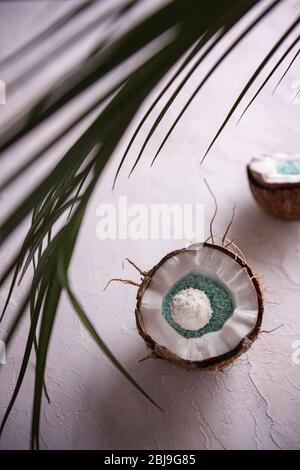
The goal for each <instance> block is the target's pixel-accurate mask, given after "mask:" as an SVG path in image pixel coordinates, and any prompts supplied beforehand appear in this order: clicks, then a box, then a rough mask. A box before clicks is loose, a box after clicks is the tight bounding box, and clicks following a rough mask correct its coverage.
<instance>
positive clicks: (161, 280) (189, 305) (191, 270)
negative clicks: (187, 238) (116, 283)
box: [139, 245, 259, 361]
mask: <svg viewBox="0 0 300 470" xmlns="http://www.w3.org/2000/svg"><path fill="white" fill-rule="evenodd" d="M190 276H192V277H197V276H199V278H201V279H202V278H204V279H211V280H212V281H213V282H214V283H216V285H219V286H222V288H223V289H224V291H225V290H226V292H227V293H228V297H229V298H230V300H231V305H232V311H231V312H230V316H229V317H228V318H227V319H226V321H225V322H224V323H223V324H222V325H221V326H220V327H219V328H218V329H217V330H214V331H210V325H211V323H213V321H215V320H216V316H214V312H213V310H214V309H213V308H212V307H213V305H212V304H213V302H214V299H212V302H210V300H209V298H208V297H209V295H206V294H207V293H205V292H203V291H201V290H200V289H195V290H198V293H197V294H196V293H195V292H193V291H192V290H190V289H193V288H191V287H189V286H187V287H186V288H184V289H182V290H179V291H178V289H177V291H176V286H179V285H180V283H181V282H182V280H185V279H189V278H190ZM184 282H185V281H184ZM184 282H183V284H184ZM172 291H174V292H176V295H177V296H178V297H177V298H176V295H173V297H172V301H171V302H169V307H170V308H169V310H170V312H169V318H168V319H166V315H165V314H163V311H164V310H163V306H165V304H166V299H168V297H170V292H172ZM203 294H204V295H203ZM180 307H181V308H180ZM221 308H222V306H221ZM220 312H221V313H220ZM139 314H140V316H141V320H142V323H143V326H144V329H145V331H146V332H147V334H148V335H150V336H151V338H152V339H153V340H154V341H155V342H156V343H157V344H159V345H160V346H164V347H166V348H168V349H169V350H170V351H172V352H173V353H175V354H176V355H178V356H179V357H180V358H182V359H185V360H188V361H203V360H207V359H210V358H215V357H218V356H221V355H223V354H226V353H229V352H230V351H232V350H233V349H234V348H236V347H237V346H238V345H239V344H240V342H241V341H242V340H243V339H244V338H245V337H246V336H247V335H249V334H250V333H251V332H252V331H253V329H254V328H255V326H256V323H257V319H258V314H259V303H258V297H257V292H256V289H255V287H254V285H253V282H252V280H251V278H250V276H249V273H248V272H247V270H246V269H245V268H243V267H242V266H241V265H240V264H239V263H238V262H237V261H236V260H235V259H234V258H232V257H231V256H230V255H228V254H226V252H223V251H221V250H218V249H214V248H210V247H209V246H204V245H198V246H197V247H196V248H191V249H189V250H187V251H181V252H179V253H177V254H175V255H173V256H171V257H170V258H168V259H166V261H165V262H164V263H163V264H162V265H160V266H159V267H158V268H157V270H156V271H155V273H154V274H153V277H152V278H151V281H150V283H149V285H148V286H147V288H146V290H145V291H144V293H143V296H142V298H141V304H140V310H139ZM219 314H222V311H221V310H220V308H219ZM217 320H218V319H217ZM174 325H175V327H174ZM184 328H186V329H187V330H189V333H190V337H186V336H184V335H183V334H182V331H185V330H183V329H184Z"/></svg>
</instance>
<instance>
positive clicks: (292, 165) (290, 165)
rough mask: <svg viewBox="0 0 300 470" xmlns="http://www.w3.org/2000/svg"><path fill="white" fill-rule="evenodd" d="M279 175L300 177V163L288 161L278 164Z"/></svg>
mask: <svg viewBox="0 0 300 470" xmlns="http://www.w3.org/2000/svg"><path fill="white" fill-rule="evenodd" d="M276 169H277V173H278V174H279V175H300V161H292V160H287V161H285V162H280V163H278V164H277V168H276Z"/></svg>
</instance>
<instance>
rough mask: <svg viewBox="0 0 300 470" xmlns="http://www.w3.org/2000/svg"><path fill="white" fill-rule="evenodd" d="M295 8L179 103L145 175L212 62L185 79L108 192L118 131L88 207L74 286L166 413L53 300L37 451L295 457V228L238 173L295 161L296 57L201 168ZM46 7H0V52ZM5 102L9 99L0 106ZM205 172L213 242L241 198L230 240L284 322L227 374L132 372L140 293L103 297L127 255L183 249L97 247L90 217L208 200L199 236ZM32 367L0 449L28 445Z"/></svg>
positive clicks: (6, 387)
mask: <svg viewBox="0 0 300 470" xmlns="http://www.w3.org/2000/svg"><path fill="white" fill-rule="evenodd" d="M50 3H51V2H50ZM62 3H63V2H55V7H52V6H48V7H47V11H46V14H47V15H48V16H49V17H50V15H51V14H53V15H54V14H58V13H59V10H60V9H61V8H62ZM54 8H55V11H53V9H54ZM296 8H297V11H299V0H288V1H287V2H285V6H283V7H281V8H280V9H279V10H278V11H277V12H275V13H274V14H272V15H271V16H270V17H269V19H268V21H267V22H265V23H264V25H261V26H260V27H259V28H258V29H257V30H256V31H255V33H254V34H252V35H251V37H249V40H248V41H244V43H243V44H242V45H241V46H240V47H239V48H238V49H237V50H236V51H235V52H234V53H233V54H232V55H231V57H230V59H229V60H228V61H227V62H226V64H224V66H222V68H221V69H220V70H219V71H218V72H217V73H216V74H215V75H214V77H213V79H212V80H211V81H210V82H209V83H208V84H207V85H206V86H205V88H204V89H203V91H202V93H201V94H200V95H199V97H198V98H197V99H196V100H195V101H194V103H193V105H192V106H191V107H190V108H189V110H188V112H187V113H186V115H185V117H184V118H183V119H182V121H181V122H180V124H179V126H178V128H177V130H176V133H175V134H174V135H173V136H172V137H171V139H170V141H169V143H168V145H167V146H166V148H165V150H164V151H163V153H162V155H161V156H160V158H159V160H158V161H157V162H156V164H155V166H154V167H153V168H152V169H150V168H149V163H150V161H151V159H152V157H153V152H154V150H155V149H156V148H157V145H158V144H159V143H160V139H161V137H162V136H163V135H164V133H165V131H166V129H167V128H168V125H169V123H170V122H171V120H172V118H173V117H174V116H175V115H176V112H177V111H178V109H179V107H180V106H181V104H182V103H183V102H184V101H185V99H186V98H187V97H188V96H189V95H190V93H191V91H192V90H193V89H194V88H195V86H196V84H197V83H198V82H199V77H202V76H203V74H204V73H205V70H207V67H208V62H209V63H210V61H211V59H210V61H208V62H207V64H205V65H204V66H202V67H201V68H200V69H199V70H198V71H197V73H196V74H194V76H193V79H192V80H191V82H190V84H189V85H188V86H187V88H186V89H185V90H184V91H183V93H182V95H181V96H180V97H179V99H178V100H177V102H176V107H174V108H172V109H171V111H170V113H169V114H168V116H167V118H166V119H165V121H164V122H163V123H162V126H161V127H160V128H159V129H158V131H157V133H156V135H155V136H154V137H153V140H152V141H151V143H150V145H149V147H148V149H147V150H146V152H145V155H144V158H143V160H142V162H141V163H140V165H139V167H138V168H137V171H136V172H135V173H134V174H133V176H132V177H131V178H130V179H129V180H127V178H126V176H127V170H128V169H129V168H130V163H132V162H133V161H134V158H135V156H136V151H137V147H135V148H134V150H133V152H132V154H131V157H130V158H129V159H128V161H127V166H126V169H125V170H124V171H123V172H122V174H121V177H120V179H119V184H118V185H117V188H116V190H115V192H113V193H112V192H111V191H110V188H111V182H112V178H113V175H114V173H115V170H116V168H117V165H118V162H119V160H120V157H121V155H122V148H123V149H124V145H125V144H126V142H127V140H128V137H129V134H128V135H127V136H126V138H125V139H124V141H123V143H122V148H121V149H120V150H119V152H118V153H117V154H116V155H115V157H114V159H113V160H112V161H111V162H110V164H109V165H108V167H107V168H106V169H105V171H104V174H103V177H102V179H101V182H100V184H99V186H98V188H97V191H96V193H95V195H94V197H93V200H92V201H91V203H90V205H89V208H88V212H87V215H86V218H85V221H84V225H83V227H82V230H81V234H80V239H79V241H78V244H77V248H76V253H75V257H74V260H73V263H72V270H71V280H72V284H73V287H74V289H75V290H76V292H77V293H78V296H79V298H80V299H81V302H82V303H83V305H84V307H85V309H86V310H87V312H88V314H89V316H90V318H91V319H92V320H93V322H94V324H95V325H96V327H97V329H98V331H99V332H100V333H101V335H102V337H103V338H104V339H105V340H106V342H107V343H108V344H109V346H110V347H111V348H112V349H113V351H114V352H115V354H116V355H117V357H118V358H120V359H121V360H122V362H123V364H124V365H125V366H126V367H127V368H128V369H129V371H130V372H131V374H132V375H133V376H134V377H135V378H136V379H137V380H138V381H139V382H140V384H141V385H142V386H143V387H145V389H146V390H147V392H148V393H149V394H150V395H151V396H152V397H153V398H154V399H155V400H156V401H157V402H158V403H159V404H160V405H161V407H162V408H163V409H164V414H161V413H160V412H159V411H157V410H156V409H155V408H154V407H153V406H151V405H150V404H149V403H148V402H146V401H145V400H144V399H143V398H142V397H141V396H140V395H139V394H138V392H136V391H135V390H134V389H133V388H132V387H131V385H129V384H128V383H127V382H126V380H125V379H124V378H123V377H122V376H121V375H120V374H119V373H118V372H117V371H116V370H115V369H114V368H113V367H112V366H111V365H110V363H109V362H108V360H106V359H105V358H104V357H103V355H102V354H101V352H100V351H99V350H98V349H97V347H96V346H95V345H94V344H93V343H92V341H91V339H90V338H89V337H88V335H87V334H86V332H85V331H84V329H83V328H82V326H81V325H80V324H79V322H78V320H77V319H76V317H75V316H74V315H73V312H72V308H71V307H70V305H69V303H68V302H67V300H66V299H65V298H63V299H62V302H61V305H60V311H59V317H58V319H57V322H56V325H55V334H54V336H53V338H52V343H51V351H50V355H49V363H48V368H47V374H46V381H47V386H48V389H49V393H50V396H51V400H52V404H51V406H49V405H48V404H47V403H45V402H44V403H43V411H42V416H41V436H42V446H43V447H44V448H49V449H60V448H68V449H71V448H73V449H82V448H95V449H102V448H105V449H116V448H118V449H132V448H152V449H164V448H168V449H181V448H186V449H279V448H282V449H299V448H300V440H299V435H300V364H299V365H296V364H294V363H293V361H292V353H293V349H292V343H293V341H295V340H299V339H300V316H299V304H300V271H299V263H300V245H299V240H300V224H299V223H298V222H289V223H285V222H282V221H279V220H274V219H272V218H271V217H269V216H267V215H265V214H263V213H262V212H261V211H260V209H259V208H258V207H257V206H256V205H255V203H254V201H253V199H252V197H251V195H250V192H249V189H248V184H247V179H246V172H245V165H246V163H248V161H249V160H250V159H251V157H252V156H253V155H256V154H261V153H270V152H274V151H277V152H291V153H297V152H299V112H300V106H299V105H298V106H297V105H295V104H294V105H293V104H291V98H292V96H293V95H294V93H295V89H294V88H293V84H294V83H295V81H297V80H299V79H300V67H299V61H298V62H296V63H295V65H294V67H293V68H292V70H291V71H290V72H289V74H288V75H287V77H286V78H285V80H284V81H283V83H282V84H281V86H280V88H279V89H278V91H277V92H276V94H275V95H274V96H271V90H272V88H273V86H274V85H275V83H276V80H277V79H279V76H280V74H278V75H277V76H276V79H275V80H274V81H273V82H272V83H271V84H270V85H269V86H268V87H267V88H266V89H265V91H264V92H263V93H262V94H261V96H260V97H259V98H258V99H257V100H256V102H255V103H254V104H253V106H252V107H251V109H250V110H249V111H248V113H247V115H246V116H245V117H244V119H243V121H242V122H241V123H240V125H239V126H238V128H236V127H235V122H236V119H234V120H233V121H232V122H231V123H230V124H229V126H228V127H227V129H226V130H225V131H224V133H223V134H222V136H221V137H220V139H219V140H218V142H217V143H216V145H215V146H214V148H213V149H212V151H211V152H210V154H209V156H208V158H207V159H206V162H205V165H203V166H202V167H200V166H199V161H200V159H201V157H202V155H203V153H204V151H205V150H206V147H207V145H208V144H209V141H210V139H211V138H212V137H213V135H214V132H215V131H216V129H217V127H218V125H219V124H220V123H221V121H222V119H223V117H224V116H225V114H226V112H227V111H228V109H229V107H230V105H231V104H232V101H233V100H234V99H235V98H236V96H237V95H238V93H239V91H240V89H241V87H242V86H243V84H244V83H245V82H246V80H247V77H248V76H249V74H250V73H251V72H253V70H254V69H255V67H256V66H257V64H258V63H259V62H260V61H261V60H262V58H263V57H264V55H265V54H266V52H267V51H268V50H269V49H270V47H271V46H272V45H273V43H274V40H276V39H277V38H278V37H279V35H280V34H281V33H282V32H283V31H284V30H285V29H286V28H287V25H288V24H289V22H290V21H294V19H295V15H296V13H295V11H296ZM42 9H43V3H42V2H31V3H30V2H28V3H27V2H17V3H16V4H14V2H7V3H5V2H1V5H0V21H1V30H0V38H1V47H2V50H1V53H2V54H3V55H4V54H5V53H6V52H7V51H8V50H9V49H12V48H13V47H14V46H16V45H17V44H19V43H21V42H22V40H23V39H24V38H25V37H28V36H29V35H30V34H32V33H33V32H34V30H35V28H38V27H41V25H42V18H43V14H45V11H42ZM47 73H49V71H47ZM0 78H1V77H0ZM9 99H10V98H9V95H8V99H7V105H6V107H8V106H9V102H10V101H9ZM245 104H246V103H245ZM2 109H3V108H0V112H2ZM142 112H143V110H141V114H142ZM236 117H237V116H235V118H236ZM132 129H133V127H132ZM132 129H131V130H132ZM142 136H145V131H144V132H143V133H142ZM17 150H18V151H15V152H14V153H12V155H11V157H14V158H16V157H17V156H18V152H20V155H22V154H23V151H24V147H22V149H17ZM12 164H13V158H10V159H9V161H8V162H7V165H8V166H9V165H12ZM203 176H205V177H206V178H207V179H208V180H209V183H210V185H211V187H212V188H213V190H214V192H215V194H216V197H217V199H218V203H219V213H218V216H217V220H216V223H215V231H216V233H218V234H219V235H222V233H223V232H224V230H225V227H226V225H227V223H228V220H229V218H230V216H231V209H232V206H233V204H234V203H235V202H236V203H237V214H236V219H235V223H234V225H233V228H232V234H234V237H235V239H236V241H237V242H238V243H239V246H240V247H241V249H242V250H243V251H244V252H245V253H246V255H247V257H248V259H249V260H250V261H251V264H252V265H253V266H254V269H255V271H256V272H258V273H260V274H261V275H262V278H263V285H264V288H265V297H266V301H267V304H266V307H267V308H266V313H265V319H264V323H263V329H265V330H270V329H272V328H275V327H277V326H279V325H281V324H283V326H282V327H281V328H280V329H279V330H277V331H275V332H273V333H271V334H262V335H261V337H260V339H259V340H258V342H257V343H256V344H255V345H254V347H253V348H251V350H250V351H249V353H247V354H246V355H244V356H243V357H242V358H241V359H240V360H238V362H236V363H235V364H234V365H233V366H232V367H231V368H230V369H228V370H226V371H225V372H223V373H217V374H214V373H211V372H210V373H188V372H185V371H182V370H179V369H177V368H176V367H175V366H172V365H170V364H168V363H166V362H162V361H151V360H148V361H145V362H142V363H140V364H139V363H138V360H139V359H141V358H142V357H144V356H145V354H146V351H145V346H144V344H143V342H142V340H141V339H140V338H139V336H138V334H137V332H136V329H135V321H134V304H135V294H136V290H135V288H134V287H132V286H124V285H121V284H113V285H112V286H111V287H110V289H109V290H108V291H107V292H105V293H103V292H102V288H103V286H104V285H105V283H106V281H107V280H108V279H109V278H111V277H119V276H120V275H121V276H123V277H132V278H135V279H138V275H137V274H136V273H135V272H134V271H133V269H132V268H131V267H129V266H126V268H124V271H123V272H122V260H123V259H124V258H125V257H126V256H127V257H129V258H131V259H132V260H134V261H135V262H136V263H137V264H139V265H140V266H141V267H143V268H144V269H148V268H150V267H151V266H152V265H153V264H155V263H156V262H157V261H158V260H159V259H160V258H161V257H162V256H163V255H165V254H166V253H167V252H168V251H171V250H172V249H174V248H177V247H179V246H181V245H182V243H178V242H176V241H166V240H164V241H161V242H160V241H147V240H139V241H132V240H120V241H115V240H110V241H108V240H106V241H99V240H98V239H97V237H96V224H97V218H96V208H97V207H98V205H99V203H101V202H115V203H117V201H118V196H119V195H122V194H127V195H128V200H129V202H130V203H133V202H143V203H149V202H170V203H172V202H174V201H176V202H194V203H196V202H197V203H204V204H205V209H206V210H205V217H206V222H207V227H208V222H209V220H210V217H211V214H212V211H213V205H212V202H211V198H210V196H209V195H208V193H207V190H206V187H205V185H204V184H203V180H202V177H203ZM183 181H184V184H183V183H182V182H183ZM33 182H34V180H33V176H32V173H30V175H28V177H27V178H26V181H25V182H24V183H23V186H21V185H20V184H19V183H18V184H17V185H16V186H15V187H13V188H12V190H11V191H9V192H7V193H4V194H2V195H1V196H0V203H1V212H2V214H3V213H6V212H7V210H8V208H9V207H10V206H11V204H13V203H15V201H16V200H17V199H18V197H20V196H22V195H23V194H24V192H25V191H26V190H27V188H28V187H29V185H30V184H33ZM187 183H188V184H187ZM19 238H20V235H19V234H16V237H15V241H14V242H12V243H11V244H7V245H6V247H5V250H1V266H5V265H6V263H8V260H9V258H10V255H11V254H12V252H13V249H14V248H15V243H16V240H18V239H19ZM24 290H25V288H24V286H21V287H20V288H19V289H18V290H17V291H16V292H15V294H14V296H13V300H12V302H11V305H10V307H9V311H8V316H9V315H10V314H12V312H13V311H14V310H15V308H16V307H17V305H18V304H19V302H20V298H21V294H22V293H24ZM6 294H7V288H6V289H3V291H2V292H1V303H2V302H4V299H5V295H6ZM25 340H26V325H25V324H24V325H23V326H22V328H21V329H20V331H19V333H18V337H17V338H16V341H15V343H14V345H13V348H12V349H11V350H10V351H9V352H8V363H7V365H6V366H0V367H1V371H0V372H1V375H0V381H1V382H0V387H1V392H0V412H1V414H3V413H4V410H5V407H6V406H7V403H8V399H9V397H10V395H11V392H12V389H13V386H14V384H15V382H16V377H17V373H18V370H19V366H20V361H21V357H22V352H23V350H24V346H25ZM33 372H34V357H32V360H31V362H30V365H29V370H28V373H27V375H26V378H25V382H24V386H23V389H22V392H21V394H20V396H19V398H18V400H17V402H16V406H15V407H14V410H13V412H12V415H11V417H10V420H9V422H8V424H7V427H6V430H5V433H4V434H3V437H2V439H1V441H0V448H2V449H5V448H13V449H20V448H26V447H28V436H29V432H30V411H31V407H32V390H33V377H34V375H33Z"/></svg>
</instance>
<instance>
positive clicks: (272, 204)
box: [247, 165, 300, 220]
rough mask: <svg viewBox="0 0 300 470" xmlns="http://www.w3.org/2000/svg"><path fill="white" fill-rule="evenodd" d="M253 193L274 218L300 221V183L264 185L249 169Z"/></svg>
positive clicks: (248, 168)
mask: <svg viewBox="0 0 300 470" xmlns="http://www.w3.org/2000/svg"><path fill="white" fill-rule="evenodd" d="M247 173H248V180H249V185H250V189H251V192H252V194H253V197H254V199H255V200H256V202H257V204H258V205H259V206H260V207H261V208H262V209H263V210H264V211H265V212H267V213H268V214H271V215H272V216H273V217H276V218H278V219H284V220H300V183H296V184H295V183H294V184H291V183H286V184H280V185H275V184H262V183H261V182H260V181H257V180H256V179H255V177H254V176H253V173H252V172H251V169H250V167H249V165H248V167H247Z"/></svg>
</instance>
